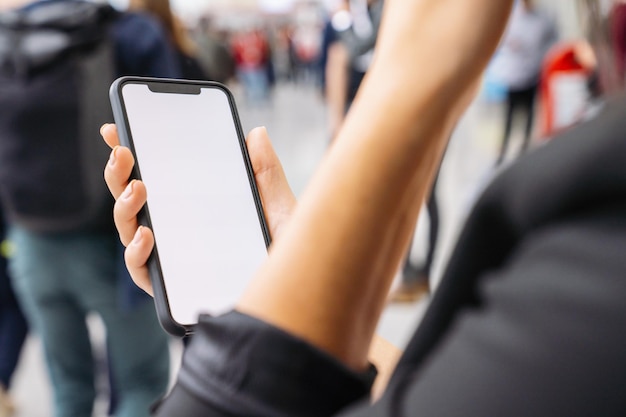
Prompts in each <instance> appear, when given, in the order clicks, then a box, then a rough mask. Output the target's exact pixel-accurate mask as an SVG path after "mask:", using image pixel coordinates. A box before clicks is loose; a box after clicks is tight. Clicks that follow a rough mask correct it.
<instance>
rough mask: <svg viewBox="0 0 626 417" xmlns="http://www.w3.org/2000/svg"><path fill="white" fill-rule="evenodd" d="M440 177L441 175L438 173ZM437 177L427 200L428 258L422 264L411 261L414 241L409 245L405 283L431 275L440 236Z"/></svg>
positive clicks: (405, 263)
mask: <svg viewBox="0 0 626 417" xmlns="http://www.w3.org/2000/svg"><path fill="white" fill-rule="evenodd" d="M437 177H439V175H437ZM437 177H436V178H435V182H434V183H433V188H432V191H431V192H430V196H429V197H428V200H427V201H426V210H427V211H428V220H429V224H430V228H429V230H428V249H427V252H426V258H425V259H424V263H423V264H422V265H421V266H416V265H413V264H412V263H411V259H410V254H411V250H412V249H413V243H411V245H410V247H409V251H408V253H407V256H406V258H405V260H404V265H403V266H402V282H404V283H405V284H410V283H414V282H417V281H420V280H426V281H427V280H428V278H429V277H430V273H431V269H432V265H433V259H434V257H435V249H436V248H437V238H438V236H439V207H438V206H437V193H436V192H435V191H436V187H437Z"/></svg>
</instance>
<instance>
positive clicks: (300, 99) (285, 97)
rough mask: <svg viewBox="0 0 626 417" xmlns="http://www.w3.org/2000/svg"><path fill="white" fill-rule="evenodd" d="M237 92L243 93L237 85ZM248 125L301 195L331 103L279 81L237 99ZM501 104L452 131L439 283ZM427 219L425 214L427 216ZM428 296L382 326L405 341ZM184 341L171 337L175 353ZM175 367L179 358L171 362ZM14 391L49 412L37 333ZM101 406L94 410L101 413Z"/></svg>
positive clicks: (475, 110)
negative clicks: (264, 100)
mask: <svg viewBox="0 0 626 417" xmlns="http://www.w3.org/2000/svg"><path fill="white" fill-rule="evenodd" d="M234 91H235V95H236V96H237V97H240V94H239V92H238V89H237V88H236V87H235V88H234ZM239 110H240V114H241V119H242V123H243V125H244V131H248V130H250V129H251V128H252V127H254V126H257V125H265V126H266V127H267V128H268V131H269V133H270V136H271V137H272V140H273V143H274V145H275V147H276V150H277V153H278V155H279V157H280V158H281V159H282V161H283V163H284V167H285V171H286V174H287V177H288V178H289V181H290V183H291V185H292V188H293V189H294V191H295V192H296V194H299V193H301V192H302V190H303V189H304V187H305V185H306V183H307V181H308V179H309V177H310V175H311V173H312V172H313V170H314V169H315V167H316V165H317V163H318V161H319V160H320V158H321V157H322V155H323V154H324V152H325V150H326V147H327V143H328V140H327V137H328V135H327V132H326V128H325V126H326V120H325V109H324V105H323V102H322V100H321V97H320V95H319V93H318V91H317V90H315V89H314V88H312V87H310V86H304V85H300V86H294V85H281V86H280V87H279V88H278V89H277V90H276V91H275V93H274V97H273V102H272V104H271V105H267V106H262V107H251V106H248V105H247V104H246V103H245V101H244V100H243V99H241V98H240V99H239ZM500 115H501V109H500V108H499V106H497V105H490V104H485V103H483V102H481V101H480V100H478V101H477V102H476V103H475V104H474V105H472V107H471V108H470V109H469V111H468V112H467V114H466V116H465V117H464V118H463V120H462V121H461V123H460V125H459V127H458V129H457V131H456V132H455V134H454V135H453V137H452V139H451V142H450V146H449V148H448V152H447V154H446V158H445V161H444V165H443V167H442V171H441V177H440V181H439V186H438V189H437V193H438V197H439V201H440V210H441V226H440V239H439V247H438V250H437V252H436V257H435V265H434V271H433V278H432V280H433V282H434V283H436V281H437V276H438V275H439V272H440V270H441V266H442V264H443V262H445V259H446V257H447V255H448V254H449V252H450V249H451V247H452V244H453V242H454V238H455V236H456V234H457V232H458V230H459V226H460V225H461V223H462V220H463V217H464V215H465V213H466V212H467V209H468V207H470V205H471V202H472V201H473V199H474V198H475V197H476V195H477V193H478V192H479V190H480V188H481V187H482V186H483V185H484V184H485V183H486V182H487V181H488V180H489V178H490V177H491V176H492V175H493V169H492V167H493V161H494V155H495V152H496V149H497V147H498V136H499V131H500V123H501V122H500ZM422 217H425V216H422ZM427 227H428V222H427V221H425V220H424V221H420V225H419V226H418V233H417V234H416V239H417V240H418V242H419V244H418V245H416V250H415V251H414V253H413V254H412V258H413V259H414V260H416V261H418V260H419V259H420V258H421V257H422V256H423V246H424V243H423V242H426V239H425V236H426V230H427ZM426 305H427V300H423V301H421V302H418V303H416V304H411V305H390V306H389V307H388V308H387V310H386V311H385V313H384V315H383V317H382V319H381V322H380V325H379V332H380V333H381V334H382V335H383V336H384V337H386V338H388V339H389V340H390V341H392V342H393V343H395V344H396V345H398V346H400V347H402V346H403V345H404V344H405V343H406V342H407V340H408V338H409V336H410V334H411V331H412V329H413V328H414V326H415V324H416V323H417V322H418V321H419V319H420V317H421V314H422V312H423V310H424V308H425V307H426ZM92 323H93V325H92V329H93V336H94V345H95V346H98V347H100V346H102V341H103V330H102V327H101V326H100V324H99V323H98V321H97V319H94V320H92ZM180 351H181V349H180V346H179V344H178V343H177V342H172V352H173V354H174V356H175V358H179V357H180ZM173 368H174V370H175V368H176V364H174V365H173ZM13 395H14V397H15V399H16V402H17V403H18V405H19V412H18V414H17V417H47V416H50V415H51V399H50V388H49V384H48V380H47V376H46V373H45V369H44V362H43V358H42V354H41V350H40V345H39V341H38V340H37V338H36V337H32V338H30V339H29V340H28V342H27V344H26V346H25V350H24V354H23V356H22V359H21V362H20V365H19V368H18V371H17V374H16V376H15V381H14V387H13ZM102 409H103V404H100V403H99V404H98V407H97V410H96V416H97V417H100V416H102V415H104V414H103V413H102Z"/></svg>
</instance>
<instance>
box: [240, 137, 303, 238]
mask: <svg viewBox="0 0 626 417" xmlns="http://www.w3.org/2000/svg"><path fill="white" fill-rule="evenodd" d="M246 143H247V147H248V154H249V155H250V162H251V163H252V170H253V171H254V178H255V179H256V183H257V187H258V189H259V194H260V195H261V202H262V203H263V210H264V212H265V218H266V220H267V223H268V227H269V230H270V234H271V236H272V239H276V238H277V237H278V235H279V234H280V229H281V228H282V227H283V226H284V225H285V223H286V222H287V220H288V219H289V217H290V215H291V213H292V211H293V209H294V208H295V206H296V198H295V196H294V194H293V192H292V191H291V188H290V187H289V183H288V182H287V177H286V176H285V172H284V170H283V166H282V164H281V163H280V160H279V159H278V156H277V155H276V152H275V151H274V148H273V146H272V143H271V141H270V138H269V135H268V134H267V129H266V128H265V127H257V128H255V129H253V130H252V131H251V132H250V133H249V134H248V138H247V140H246Z"/></svg>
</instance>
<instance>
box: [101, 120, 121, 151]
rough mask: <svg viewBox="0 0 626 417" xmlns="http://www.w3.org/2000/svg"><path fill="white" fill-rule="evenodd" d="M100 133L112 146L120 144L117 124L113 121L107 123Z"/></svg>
mask: <svg viewBox="0 0 626 417" xmlns="http://www.w3.org/2000/svg"><path fill="white" fill-rule="evenodd" d="M100 134H101V135H102V137H103V138H104V141H105V142H106V143H107V145H109V146H110V147H111V149H113V148H115V147H116V146H118V145H119V144H120V139H119V137H118V136H117V126H115V124H113V123H105V124H103V125H102V127H101V128H100Z"/></svg>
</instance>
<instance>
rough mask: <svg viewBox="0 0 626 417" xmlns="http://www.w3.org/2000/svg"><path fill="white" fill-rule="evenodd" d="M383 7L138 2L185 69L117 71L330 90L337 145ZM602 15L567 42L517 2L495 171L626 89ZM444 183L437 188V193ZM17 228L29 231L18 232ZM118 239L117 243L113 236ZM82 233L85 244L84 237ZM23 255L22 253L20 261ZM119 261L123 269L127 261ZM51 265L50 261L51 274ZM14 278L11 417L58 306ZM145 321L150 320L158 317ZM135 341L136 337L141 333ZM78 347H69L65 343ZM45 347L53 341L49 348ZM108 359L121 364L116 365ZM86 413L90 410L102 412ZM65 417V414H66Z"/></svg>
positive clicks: (423, 281)
mask: <svg viewBox="0 0 626 417" xmlns="http://www.w3.org/2000/svg"><path fill="white" fill-rule="evenodd" d="M55 1H57V2H60V1H63V0H55ZM383 1H384V0H342V1H337V2H335V4H334V5H333V6H332V7H327V6H326V5H322V4H321V3H320V4H318V3H310V4H309V3H303V5H302V6H300V8H296V9H295V10H294V11H293V13H290V14H286V15H280V16H266V15H257V16H249V17H248V18H246V19H243V20H241V21H238V22H237V23H236V24H226V23H224V21H222V20H221V19H220V16H219V15H214V14H206V15H202V16H200V17H199V18H198V19H197V20H196V21H194V22H186V21H183V20H181V19H180V18H179V17H177V16H176V15H175V13H173V11H172V9H171V8H170V4H169V2H168V1H167V0H131V1H130V4H129V12H130V13H139V14H142V15H146V14H147V15H150V16H151V18H150V19H151V22H152V23H153V24H155V25H157V27H158V28H160V30H162V31H163V34H164V36H163V39H160V38H159V39H157V40H160V41H162V42H163V43H164V44H166V45H167V54H166V55H168V57H169V58H168V59H170V60H171V61H168V62H167V63H166V64H167V65H165V66H166V67H168V68H170V67H171V68H174V69H173V70H172V71H170V72H168V71H161V72H159V71H157V70H154V71H145V72H143V73H140V72H139V71H135V72H134V73H132V74H131V73H130V72H128V71H127V72H125V73H124V74H121V73H120V74H118V75H152V76H172V77H177V78H186V79H204V80H212V81H218V82H222V83H225V84H229V85H236V86H238V87H240V88H241V89H242V91H243V93H244V94H243V98H244V99H245V100H246V102H247V104H249V105H252V106H265V105H271V101H272V91H273V89H274V88H275V86H276V85H278V84H281V83H292V84H296V85H307V86H311V87H313V88H315V89H317V90H318V91H319V96H320V97H321V98H322V99H323V100H324V102H325V104H326V107H327V110H328V119H327V120H328V126H327V131H328V140H329V143H330V142H332V139H333V138H334V136H335V134H336V132H337V131H338V130H339V128H340V126H341V124H342V122H343V119H344V116H345V115H346V113H347V112H348V110H349V108H350V105H351V103H352V101H353V100H354V98H355V96H356V94H357V92H358V89H359V85H360V83H361V81H362V80H363V78H364V76H365V74H366V73H367V70H368V68H369V65H370V63H371V61H372V59H373V57H374V52H375V47H376V37H377V31H378V27H379V23H380V19H381V10H382V5H383ZM13 3H15V4H13ZM22 3H23V4H22ZM34 3H36V2H28V1H25V2H21V3H20V2H19V1H17V0H14V1H12V2H9V3H7V4H6V5H5V6H2V8H0V13H2V12H3V11H6V10H11V9H13V8H17V7H26V6H28V5H29V4H31V5H32V4H34ZM595 10H596V12H597V13H598V14H601V15H602V16H600V17H601V18H600V19H596V20H594V22H597V21H601V22H604V23H603V25H604V26H603V27H602V28H601V29H602V30H599V31H598V30H595V29H597V28H585V30H588V31H589V32H590V33H591V32H593V33H594V34H600V35H596V36H595V38H593V37H592V38H589V40H583V38H582V37H581V38H580V39H564V38H563V36H562V34H560V33H559V27H558V22H557V21H556V20H555V17H554V16H551V15H550V14H549V13H546V12H545V11H544V10H542V8H541V7H540V6H539V4H537V3H536V2H533V1H532V0H520V1H518V2H517V4H516V6H515V8H514V11H513V16H512V19H511V21H510V23H509V27H508V29H507V31H506V32H505V36H504V38H503V40H502V42H501V45H500V47H499V48H498V50H497V52H496V54H495V55H494V57H493V59H492V63H491V65H490V66H489V68H488V70H487V72H486V73H485V77H484V83H483V86H482V89H481V92H480V97H481V99H483V100H486V101H493V102H497V103H498V104H500V105H501V108H502V115H503V118H502V126H501V130H502V135H501V146H500V149H499V152H498V155H497V158H496V160H495V161H494V167H496V168H497V167H498V166H500V165H501V164H504V163H506V162H508V161H511V160H512V159H515V158H516V157H517V156H518V155H519V154H521V153H523V152H525V151H526V150H528V149H530V148H532V147H533V146H536V145H539V144H540V143H542V142H544V141H547V140H549V138H550V137H551V136H553V135H554V134H556V133H558V132H561V131H563V130H565V129H568V128H570V127H572V126H574V125H576V124H578V123H579V122H581V121H583V120H586V119H588V118H589V117H591V116H592V115H594V114H595V112H596V111H597V109H598V108H599V107H601V106H602V104H603V103H602V99H601V98H600V97H602V96H603V95H604V94H603V92H605V91H610V90H611V89H613V88H614V86H615V85H618V86H623V84H624V82H625V81H624V80H625V76H624V75H625V74H626V69H625V68H626V64H625V63H626V2H624V1H614V2H613V3H612V4H611V7H610V8H607V9H606V10H603V9H601V8H598V9H595ZM592 29H594V30H592ZM593 43H595V45H592V44H593ZM0 46H2V45H0ZM591 46H594V47H595V51H598V50H599V51H602V50H603V48H604V50H606V49H607V48H611V51H610V53H609V52H607V54H606V56H602V55H598V54H597V53H594V52H593V49H592V48H591ZM0 49H1V48H0ZM1 52H2V50H0V53H1ZM155 59H156V58H155ZM606 60H611V61H612V62H611V63H610V65H608V66H607V65H603V66H602V68H603V70H602V71H599V70H598V68H600V66H599V65H598V63H599V62H602V61H606ZM613 60H614V61H613ZM0 62H1V63H4V61H0ZM155 62H156V61H155ZM157 67H159V68H163V66H158V65H157V64H155V66H154V68H157ZM607 68H609V69H608V70H607ZM0 88H2V87H0ZM0 111H6V110H4V109H3V110H0ZM518 115H520V116H523V117H524V121H523V123H522V124H521V126H518V123H517V122H518V119H519V117H518ZM515 132H519V133H521V136H522V144H521V145H520V146H516V148H518V149H519V152H518V153H516V154H515V155H512V151H511V150H510V148H511V147H512V145H511V142H512V141H514V139H513V136H515V135H514V133H515ZM102 165H104V164H102ZM436 184H437V182H436V181H435V186H434V187H436ZM427 207H428V215H429V218H430V222H431V225H430V237H429V242H428V255H427V256H426V260H425V261H424V262H423V263H422V264H419V265H416V264H415V262H414V261H413V260H412V259H410V256H408V255H407V258H406V261H405V264H404V265H403V268H402V271H401V272H402V280H401V281H402V283H401V285H400V286H399V287H398V289H397V291H396V292H395V293H394V294H392V295H391V300H392V301H397V302H406V301H415V300H417V299H419V298H420V297H422V296H423V295H425V294H427V293H428V292H429V291H430V287H429V281H430V279H431V268H432V259H433V253H434V251H435V248H436V245H437V230H438V222H439V215H438V209H437V203H436V192H435V189H433V190H432V191H431V195H430V199H429V201H428V202H427ZM2 211H4V208H3V209H2ZM4 217H6V219H5V222H6V224H7V227H6V229H7V230H13V232H14V233H13V236H18V237H21V239H19V242H13V243H12V244H16V243H17V244H18V245H19V244H22V245H26V246H28V245H31V246H36V245H41V244H42V242H44V241H48V240H49V239H50V238H51V235H50V234H49V233H48V232H46V233H44V234H43V235H42V234H41V233H40V232H39V231H32V230H30V229H29V228H28V227H24V228H22V225H20V223H19V221H18V220H16V219H15V218H14V217H11V216H10V215H8V216H7V215H4ZM4 224H5V223H2V225H4ZM4 229H5V228H4V227H3V228H2V231H3V236H0V238H2V239H4V238H5V237H7V236H5V235H8V233H9V232H7V233H6V234H5V233H4ZM16 230H17V231H19V232H21V234H17V235H16V234H15V231H16ZM107 232H108V233H109V235H110V237H113V238H115V239H117V236H116V235H115V234H114V233H113V232H112V231H111V230H109V231H107ZM55 233H57V234H56V235H55V237H53V238H54V239H58V238H59V236H62V237H64V238H66V237H68V236H74V235H75V233H76V231H75V230H69V231H60V232H55ZM80 233H81V236H83V235H82V234H84V230H81V231H80ZM42 236H43V237H42ZM92 237H93V233H92V231H89V239H91V238H92ZM35 238H37V239H39V238H41V239H43V240H41V241H40V240H35ZM90 241H91V240H90ZM17 249H20V248H19V247H18V248H17ZM24 251H25V249H23V248H22V252H20V253H24ZM2 255H3V257H4V256H6V257H8V258H9V260H8V262H9V267H11V262H15V261H12V260H11V258H10V253H9V251H5V250H3V251H2ZM72 255H73V253H72ZM3 259H4V258H2V260H3ZM117 259H118V260H120V261H121V255H120V256H118V258H117ZM51 262H53V261H51ZM0 267H1V268H2V271H0V272H5V270H6V269H7V267H6V266H5V265H4V264H1V263H0ZM47 267H48V266H47V265H43V266H42V269H46V268H47ZM10 270H11V271H19V268H18V267H17V266H13V268H12V269H11V268H10ZM30 272H32V271H29V272H28V273H30ZM4 275H7V274H4ZM4 275H3V274H2V273H0V277H2V278H1V281H0V283H1V284H2V287H1V288H2V292H1V293H0V371H1V373H0V417H6V416H9V415H11V413H13V410H14V406H13V404H12V402H11V400H10V398H9V394H8V392H9V390H10V383H11V377H12V374H13V372H14V370H15V367H16V366H17V361H18V357H19V350H20V348H21V345H22V343H23V341H24V337H25V334H26V331H27V325H26V321H27V320H26V319H28V322H29V325H30V326H29V328H30V330H31V331H37V332H44V331H43V330H42V326H44V325H45V321H44V320H43V317H44V316H46V315H47V317H52V313H50V311H49V310H48V309H49V308H50V303H49V302H48V303H46V302H45V301H46V300H44V301H43V302H42V300H41V298H40V299H31V298H29V297H28V294H26V293H27V290H26V289H22V290H21V291H20V292H18V294H16V295H17V297H15V296H14V295H13V290H12V289H11V288H12V285H11V284H10V283H9V278H8V275H7V276H6V277H4ZM50 279H54V278H50ZM13 286H16V285H13ZM51 291H52V290H51ZM115 291H118V290H115ZM115 291H114V292H115ZM80 297H81V296H80V295H77V296H76V297H75V298H76V300H78V301H76V300H74V301H76V303H77V304H80V305H81V309H79V310H80V311H78V312H77V313H76V315H77V316H78V317H79V318H80V319H81V320H82V319H84V316H85V315H86V310H87V308H86V307H85V306H84V305H83V304H81V302H82V300H81V299H80ZM18 301H20V302H21V303H22V304H24V305H26V304H27V305H28V310H29V311H28V312H27V313H26V319H25V318H24V315H22V314H21V313H20V312H19V308H18V307H19V306H18V304H20V303H18ZM141 320H144V319H143V318H141ZM145 320H146V322H147V321H149V320H152V318H149V319H148V318H146V319H145ZM150 323H152V322H151V321H150ZM16 329H18V330H16ZM158 330H160V329H158ZM127 336H128V337H130V338H132V337H133V335H132V334H129V335H127ZM68 342H70V340H65V341H62V343H68ZM45 343H48V342H47V341H46V340H44V344H45ZM49 343H50V345H49V346H48V348H49V349H47V351H46V354H47V356H46V359H47V360H48V361H49V362H50V364H51V365H50V372H51V374H53V376H54V378H56V379H57V380H58V381H62V382H60V383H59V384H58V385H57V386H56V387H55V389H57V390H63V389H64V388H63V387H64V384H66V385H67V386H70V385H71V384H72V383H75V382H76V381H72V382H71V383H70V382H68V380H70V379H72V376H71V375H65V374H63V372H62V371H60V370H59V368H60V367H62V366H63V364H59V363H57V362H56V361H55V360H54V357H55V355H57V354H58V351H59V350H63V346H61V347H59V346H56V345H55V346H53V345H54V344H58V343H60V342H59V341H58V340H55V341H50V342H49ZM138 343H142V341H138ZM109 347H110V346H109ZM162 349H167V346H166V344H162ZM109 359H110V363H111V364H113V365H111V366H113V367H114V364H115V363H114V358H109ZM64 360H65V358H64ZM68 360H69V359H68ZM61 362H63V361H61ZM70 367H72V366H70ZM110 372H111V375H112V376H111V381H110V383H111V387H112V388H111V393H112V399H111V409H112V410H115V408H116V407H118V409H119V407H120V405H119V404H120V403H119V401H120V398H121V399H123V396H124V393H123V391H121V389H122V388H123V387H122V386H121V385H122V384H121V382H120V380H119V379H118V380H116V377H115V372H114V370H113V371H111V370H110ZM81 377H83V376H81ZM161 379H163V380H164V381H161V385H163V386H165V385H166V383H167V380H168V379H167V376H165V377H163V376H161ZM152 382H153V381H150V383H152ZM67 389H69V388H67ZM116 390H118V391H116ZM62 394H63V393H57V405H56V406H57V407H58V409H59V410H65V409H64V408H63V407H68V408H67V410H70V409H71V408H69V407H70V406H69V405H67V404H60V403H62V402H63V398H62ZM59 398H61V399H59ZM153 399H154V398H149V399H148V400H150V401H151V400H153ZM68 401H69V400H68ZM150 401H146V402H150ZM85 407H86V408H87V409H88V410H89V412H90V411H91V404H88V405H87V406H85ZM58 412H59V413H60V414H58V415H59V416H61V415H62V412H63V411H58ZM66 415H77V416H78V414H66ZM146 415H147V410H146Z"/></svg>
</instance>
